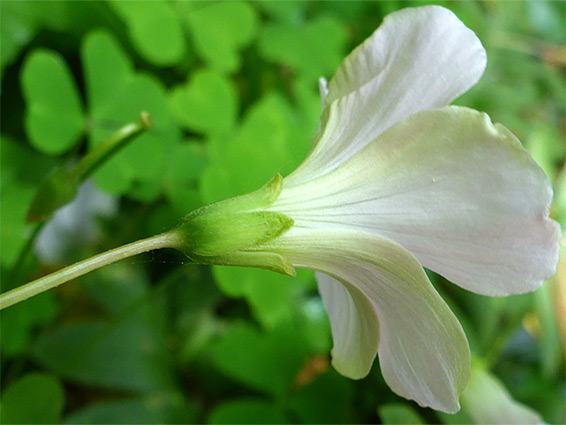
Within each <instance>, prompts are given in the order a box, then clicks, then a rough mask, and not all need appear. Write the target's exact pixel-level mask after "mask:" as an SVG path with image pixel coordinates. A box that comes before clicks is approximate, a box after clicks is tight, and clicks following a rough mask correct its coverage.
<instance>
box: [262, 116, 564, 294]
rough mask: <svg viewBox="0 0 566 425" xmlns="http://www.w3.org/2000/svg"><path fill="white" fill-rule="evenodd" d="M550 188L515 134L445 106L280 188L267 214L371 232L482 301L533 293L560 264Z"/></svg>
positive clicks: (307, 223)
mask: <svg viewBox="0 0 566 425" xmlns="http://www.w3.org/2000/svg"><path fill="white" fill-rule="evenodd" d="M551 201H552V189H551V186H550V183H549V181H548V179H547V178H546V176H545V175H544V172H543V171H542V170H541V169H540V168H539V167H538V165H537V164H536V163H535V162H534V160H533V159H532V158H531V156H530V155H529V154H528V153H527V152H526V151H525V150H524V149H523V148H522V147H521V144H520V142H519V141H518V140H517V139H516V138H515V136H514V135H513V134H512V133H511V132H510V131H509V130H507V129H506V128H505V127H503V126H501V125H500V124H495V125H494V124H492V123H491V121H490V119H489V117H488V116H487V115H485V114H482V113H479V112H477V111H473V110H471V109H467V108H462V107H456V106H451V107H445V108H441V109H437V110H431V111H425V112H421V113H419V114H416V115H414V116H412V117H410V118H408V119H407V120H405V121H403V122H402V123H400V124H398V125H396V126H394V127H393V128H391V129H390V130H388V131H387V132H386V133H384V134H383V135H382V136H381V137H379V138H378V139H376V140H375V141H374V142H373V143H372V144H370V145H369V146H367V147H366V148H365V149H364V150H363V151H361V152H360V153H359V154H358V155H356V156H354V157H353V158H351V159H350V161H348V162H347V163H346V164H344V165H343V166H342V167H340V168H338V169H336V170H334V171H333V172H332V173H330V174H328V175H326V176H324V177H321V178H319V179H317V180H314V181H310V182H308V183H306V184H303V185H301V186H295V187H290V188H289V187H286V182H285V180H284V182H283V191H282V192H281V195H280V197H279V199H278V200H277V201H276V202H275V204H273V206H272V208H273V209H274V210H276V211H279V212H283V213H285V214H287V215H289V216H290V217H292V218H293V219H294V220H295V226H299V227H306V228H320V227H323V228H328V227H331V228H349V229H358V230H359V229H362V230H365V231H370V232H374V233H378V234H380V235H382V236H385V237H387V238H389V239H392V240H395V241H396V242H397V243H399V244H401V245H402V246H404V247H405V248H406V249H408V250H409V251H410V252H411V253H413V254H414V255H415V256H416V257H417V259H418V260H419V261H420V262H421V264H423V265H424V266H425V267H428V268H430V269H431V270H433V271H435V272H437V273H440V274H441V275H443V276H444V277H446V278H447V279H449V280H450V281H452V282H454V283H456V284H458V285H460V286H462V287H464V288H466V289H468V290H471V291H474V292H478V293H481V294H486V295H507V294H514V293H522V292H527V291H531V290H534V289H536V288H537V287H539V286H540V285H541V283H542V281H543V280H545V279H547V278H549V277H551V276H552V275H553V274H554V273H555V270H556V265H557V263H558V252H559V248H560V243H559V241H560V226H559V225H558V223H556V222H555V221H554V220H551V219H550V218H549V207H550V204H551Z"/></svg>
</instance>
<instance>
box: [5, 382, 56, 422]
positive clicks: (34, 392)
mask: <svg viewBox="0 0 566 425" xmlns="http://www.w3.org/2000/svg"><path fill="white" fill-rule="evenodd" d="M64 405H65V391H64V389H63V385H61V382H60V381H59V379H57V378H55V377H53V376H51V375H46V374H40V373H30V374H27V375H25V376H24V377H22V378H20V379H19V380H18V381H16V382H14V383H12V384H11V385H9V386H8V388H6V389H5V391H4V393H3V395H2V401H1V403H0V416H1V417H2V423H5V424H57V423H60V420H61V413H62V412H63V407H64Z"/></svg>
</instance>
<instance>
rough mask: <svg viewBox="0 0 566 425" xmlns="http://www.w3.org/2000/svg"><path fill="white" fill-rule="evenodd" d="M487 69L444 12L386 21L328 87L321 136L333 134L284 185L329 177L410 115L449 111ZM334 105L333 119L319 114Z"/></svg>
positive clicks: (477, 48) (417, 11)
mask: <svg viewBox="0 0 566 425" xmlns="http://www.w3.org/2000/svg"><path fill="white" fill-rule="evenodd" d="M486 61H487V59H486V53H485V50H484V48H483V46H482V44H481V42H480V41H479V39H478V38H477V37H476V35H475V34H474V33H473V31H471V30H470V29H468V28H467V27H466V26H465V25H464V24H463V23H462V22H461V21H460V20H459V19H458V18H457V17H456V16H455V15H454V14H453V13H452V12H451V11H450V10H448V9H445V8H443V7H439V6H425V7H418V8H407V9H403V10H400V11H398V12H395V13H392V14H390V15H388V16H387V17H386V18H385V19H384V21H383V24H382V25H381V26H380V27H379V28H378V29H377V30H376V31H375V32H374V33H373V35H372V36H371V37H370V38H368V39H367V40H366V41H365V42H364V43H363V44H361V45H360V46H358V47H357V48H356V49H355V50H354V51H353V52H352V53H351V54H350V55H349V56H348V57H347V58H346V59H345V60H344V62H343V63H342V65H340V67H339V68H338V70H337V71H336V74H335V75H334V78H333V79H332V80H331V81H330V83H329V85H328V95H327V96H325V97H323V99H324V100H323V109H326V110H324V113H323V117H322V125H321V128H322V129H323V130H324V128H325V127H326V126H327V125H328V124H329V122H330V121H331V120H332V121H336V122H337V123H339V126H338V128H334V129H333V131H332V132H329V131H323V132H322V133H319V134H318V135H317V138H316V139H315V144H316V147H315V148H314V150H313V152H311V155H309V157H308V158H307V159H306V161H305V163H304V164H303V165H302V166H301V173H300V176H299V175H295V174H292V175H291V178H290V180H293V181H294V180H295V179H296V180H297V181H304V179H305V178H312V177H316V176H318V175H321V174H323V173H325V172H328V171H330V170H332V169H334V168H336V167H337V166H339V165H340V164H341V163H342V162H345V161H346V160H347V159H348V158H349V157H351V156H352V155H354V154H355V153H356V152H358V151H359V150H361V149H362V148H363V147H364V146H366V145H367V144H368V143H370V142H371V141H372V140H374V139H375V138H376V137H378V136H379V135H380V134H381V133H383V132H384V131H385V130H387V129H388V128H390V127H391V126H393V125H394V124H396V123H398V122H400V121H402V120H403V119H405V118H407V117H409V116H410V115H413V114H415V113H417V112H420V111H424V110H427V109H431V108H436V107H440V106H445V105H448V104H449V103H450V102H452V100H454V99H455V98H456V97H458V96H459V95H461V94H462V93H464V92H466V91H467V90H468V89H469V88H470V87H472V86H473V85H475V84H476V82H477V81H478V80H479V79H480V77H481V76H482V74H483V72H484V69H485V66H486ZM335 101H339V102H341V103H342V105H341V107H340V108H337V109H335V110H334V113H331V111H330V110H329V108H328V107H327V108H324V106H328V105H330V104H331V103H332V102H335ZM307 169H308V172H307ZM299 177H300V179H299ZM289 183H291V182H290V181H289Z"/></svg>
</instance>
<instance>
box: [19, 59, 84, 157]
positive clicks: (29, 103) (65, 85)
mask: <svg viewBox="0 0 566 425" xmlns="http://www.w3.org/2000/svg"><path fill="white" fill-rule="evenodd" d="M21 82H22V89H23V92H24V97H25V100H26V132H27V135H28V137H29V138H30V141H31V142H32V144H33V145H34V146H35V147H36V148H37V149H39V150H41V151H42V152H45V153H47V154H52V155H57V154H61V153H63V152H66V151H67V150H69V149H70V148H71V147H72V146H73V145H74V144H75V143H76V142H77V141H78V139H79V136H80V135H81V132H82V130H83V126H84V118H83V112H82V106H81V100H80V98H79V95H78V93H77V89H76V86H75V83H74V81H73V78H72V77H71V73H70V72H69V69H68V68H67V65H66V64H65V62H64V60H63V58H62V57H61V56H60V55H59V54H58V53H56V52H52V51H49V50H44V49H37V50H34V51H33V52H32V53H31V54H30V55H29V56H28V57H27V59H26V62H25V64H24V66H23V69H22V74H21Z"/></svg>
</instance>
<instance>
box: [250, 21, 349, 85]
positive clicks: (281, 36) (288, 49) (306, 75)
mask: <svg viewBox="0 0 566 425" xmlns="http://www.w3.org/2000/svg"><path fill="white" fill-rule="evenodd" d="M345 44H346V31H345V28H344V26H343V25H342V24H341V23H340V22H339V21H338V20H336V19H334V18H330V17H326V16H321V17H317V18H315V19H313V20H311V21H307V22H300V21H299V23H297V22H295V23H292V24H291V23H289V24H284V23H281V24H280V23H277V24H267V25H265V26H264V28H263V31H262V33H261V36H260V38H259V42H258V47H259V51H260V52H261V54H262V55H263V57H264V58H265V59H267V60H269V61H273V62H275V63H278V64H281V65H285V66H288V67H291V68H292V69H293V70H295V71H296V72H297V74H299V75H300V77H301V78H303V80H305V81H311V82H316V81H318V78H319V77H321V76H325V77H327V78H329V77H331V76H332V75H333V74H334V71H336V67H337V66H338V65H339V64H340V62H341V61H342V59H343V57H344V51H345Z"/></svg>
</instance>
